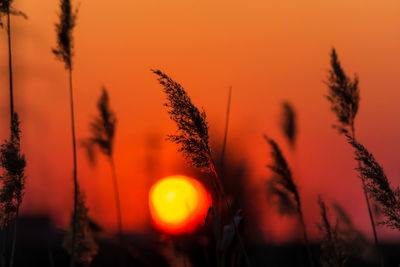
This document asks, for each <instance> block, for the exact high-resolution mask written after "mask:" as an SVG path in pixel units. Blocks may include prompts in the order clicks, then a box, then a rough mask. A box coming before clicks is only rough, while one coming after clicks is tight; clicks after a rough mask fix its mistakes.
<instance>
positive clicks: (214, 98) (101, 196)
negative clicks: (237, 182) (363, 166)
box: [0, 0, 400, 241]
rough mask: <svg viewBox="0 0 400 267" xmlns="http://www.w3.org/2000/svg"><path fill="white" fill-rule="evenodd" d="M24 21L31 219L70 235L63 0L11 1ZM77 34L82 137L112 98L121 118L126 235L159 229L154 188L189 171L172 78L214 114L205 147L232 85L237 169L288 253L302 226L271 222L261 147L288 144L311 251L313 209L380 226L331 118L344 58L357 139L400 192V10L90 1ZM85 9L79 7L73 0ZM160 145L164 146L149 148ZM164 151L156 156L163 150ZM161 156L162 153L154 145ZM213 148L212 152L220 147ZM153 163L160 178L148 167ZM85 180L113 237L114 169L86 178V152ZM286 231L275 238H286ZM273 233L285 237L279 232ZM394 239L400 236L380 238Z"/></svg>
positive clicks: (259, 2) (17, 50) (16, 22)
mask: <svg viewBox="0 0 400 267" xmlns="http://www.w3.org/2000/svg"><path fill="white" fill-rule="evenodd" d="M14 2H15V7H16V8H17V9H19V10H22V11H23V12H25V13H26V14H27V15H28V17H29V19H28V20H24V19H22V18H20V17H12V38H13V56H14V75H15V102H16V110H17V111H18V112H19V113H20V118H21V121H22V122H21V125H22V131H23V132H22V134H23V136H22V146H23V150H24V151H25V154H26V158H27V162H28V166H27V185H26V194H25V197H24V202H23V207H22V212H23V214H47V213H49V214H51V215H52V218H53V221H54V223H55V225H57V226H58V227H65V226H66V225H67V221H68V219H69V215H70V211H71V210H72V192H73V188H72V150H71V136H70V134H71V133H70V117H69V102H68V101H69V99H68V87H67V86H68V84H67V74H66V72H65V70H64V65H63V64H62V63H61V62H59V61H57V60H56V59H55V56H54V55H53V54H52V53H51V49H52V48H53V47H55V44H56V34H55V31H54V23H55V22H56V21H57V13H58V10H59V7H58V5H59V3H58V1H56V0H40V1H32V0H15V1H14ZM79 2H80V6H79V14H78V20H77V27H76V29H75V34H74V38H75V58H74V74H73V75H74V78H73V81H74V90H75V103H76V120H77V136H78V139H79V140H82V139H83V138H85V137H88V135H89V132H88V124H89V122H90V120H91V118H92V116H94V115H95V114H96V102H97V99H98V97H99V96H100V94H101V87H102V86H105V87H106V88H107V89H108V91H109V93H110V99H111V105H112V107H113V108H114V110H115V112H116V114H117V117H118V125H117V135H116V151H115V152H116V167H117V172H118V176H119V179H120V187H121V199H122V204H121V205H122V211H123V225H124V230H126V231H141V232H144V231H148V230H149V227H150V224H149V222H150V220H149V212H148V204H147V203H148V199H147V198H148V190H149V188H150V186H151V185H152V184H153V183H154V182H155V181H156V180H157V179H159V178H162V177H163V176H167V175H170V174H175V173H182V172H185V170H184V169H183V168H182V166H183V165H184V161H183V158H182V156H181V155H180V154H178V153H176V148H177V147H176V146H175V145H174V144H171V143H170V142H168V141H166V140H165V136H166V134H168V133H173V132H174V131H175V125H174V124H173V123H172V122H171V121H170V120H169V118H168V114H167V112H166V110H165V108H164V107H163V103H164V97H165V96H164V94H163V92H162V90H161V87H160V85H159V84H158V83H157V81H156V77H155V75H154V74H153V73H151V72H150V69H152V68H156V69H161V70H162V71H164V72H165V73H167V74H168V75H170V76H171V77H172V78H173V79H175V80H176V81H177V82H179V83H181V84H182V85H183V87H184V88H185V89H187V91H188V92H189V94H190V96H191V97H192V100H193V102H194V103H195V104H196V105H197V106H199V107H203V108H204V109H205V110H206V112H207V116H208V120H209V124H210V136H211V140H212V142H214V143H218V141H219V140H221V139H222V136H223V129H224V127H223V125H224V120H225V110H226V100H227V94H228V88H229V86H232V88H233V93H232V110H231V124H230V128H229V134H228V146H227V151H228V153H227V155H228V156H229V154H233V153H234V154H235V155H236V156H237V157H239V158H243V159H246V160H247V161H248V162H249V164H250V165H251V167H252V168H251V175H249V177H248V184H247V188H246V191H247V192H250V193H251V194H250V195H251V197H252V199H251V200H250V203H253V205H254V207H253V208H254V209H256V210H257V211H258V212H259V214H261V215H260V217H261V218H262V220H260V221H259V222H258V223H259V224H260V225H265V227H264V228H265V229H264V238H265V239H266V240H271V241H286V240H288V238H289V237H288V236H289V235H290V234H291V233H290V231H288V230H287V229H290V228H291V224H292V221H290V220H289V221H288V220H285V219H284V220H283V221H280V219H279V218H277V217H276V216H272V217H271V213H272V212H271V208H269V207H268V206H267V205H266V204H265V201H266V200H265V195H264V184H265V181H266V179H267V178H268V177H269V172H268V171H267V169H266V168H265V165H266V164H267V163H269V162H270V161H271V159H270V157H269V148H268V146H267V145H266V144H265V142H264V140H263V139H262V134H263V133H266V134H268V135H269V136H270V137H272V138H276V140H277V141H278V142H279V143H281V144H282V147H283V150H284V152H285V154H286V155H287V157H288V159H289V161H290V164H291V166H292V168H293V172H294V179H295V181H296V182H297V183H298V187H299V191H300V194H301V197H302V198H303V203H304V213H305V218H306V223H307V225H308V228H309V231H310V232H311V236H312V238H314V239H316V238H318V232H317V230H316V227H315V223H316V222H318V221H319V212H318V206H317V205H318V204H317V197H318V195H319V194H321V195H322V197H323V198H324V199H325V200H326V201H327V202H331V201H337V202H339V203H341V204H343V205H344V206H345V208H346V210H347V211H348V212H349V213H351V214H352V216H353V219H354V222H355V224H356V225H357V226H358V227H359V228H360V229H361V230H362V231H363V232H364V233H366V234H367V235H368V236H369V237H370V238H371V237H372V235H371V231H370V224H369V220H368V214H367V209H366V205H365V200H364V196H363V193H362V189H361V182H360V180H359V179H358V178H357V177H356V172H355V171H354V168H355V167H356V163H355V161H354V160H353V154H352V150H351V148H350V147H349V145H348V144H346V141H345V138H344V137H343V136H339V135H338V134H337V133H336V132H335V130H333V129H332V128H331V125H332V124H333V123H335V121H336V118H335V116H334V114H333V113H332V112H331V111H330V107H329V103H328V101H327V100H326V99H325V97H324V95H326V93H327V88H326V86H325V85H324V83H323V81H324V80H325V79H326V76H327V71H328V69H329V53H330V50H331V48H332V47H333V46H334V47H335V48H336V49H337V52H338V54H339V59H340V60H341V62H342V63H343V67H344V68H345V70H346V71H347V73H348V74H349V75H351V76H352V75H353V73H357V74H358V76H359V78H360V90H361V103H360V110H359V113H358V115H357V118H356V131H357V136H358V139H359V141H360V142H362V143H363V144H365V145H366V146H367V147H368V148H369V150H370V151H371V152H372V153H373V154H374V155H375V157H376V158H377V160H378V161H379V162H380V163H382V165H383V166H384V168H385V171H386V174H387V175H388V177H389V179H390V180H391V182H392V184H393V185H394V186H398V185H400V164H399V163H400V155H399V151H400V139H399V133H400V123H399V114H400V105H399V103H400V102H399V101H400V100H399V99H400V90H399V86H400V80H399V77H400V73H399V70H400V68H399V62H400V49H399V48H400V27H399V25H400V18H399V12H400V2H399V1H395V0H393V1H389V0H381V1H373V0H350V1H349V0H337V1H320V0H319V1H317V0H304V1H300V0H294V1H279V0H253V1H236V0H234V1H232V0H231V1H227V0H220V1H211V0H185V1H182V0H164V1H161V0H146V1H133V0H113V1H106V0H97V1H94V0H82V1H79ZM73 3H74V4H75V5H76V4H77V3H78V1H73ZM6 41H7V39H6V32H5V30H4V29H3V30H1V38H0V59H1V60H0V68H1V71H0V84H1V88H3V90H1V91H0V99H2V103H3V104H2V105H1V106H0V107H1V109H0V119H1V121H3V123H1V126H0V129H1V132H0V133H1V134H0V138H2V139H5V138H7V136H8V120H9V107H8V93H9V92H8V65H7V64H8V61H7V60H8V55H7V42H6ZM283 100H288V101H290V102H291V103H292V104H293V105H294V107H295V108H296V110H297V112H298V119H299V121H298V122H299V137H298V138H299V139H298V146H297V149H296V152H295V154H290V150H289V147H288V145H287V142H285V140H284V138H283V137H282V134H281V131H280V128H279V116H280V112H281V103H282V101H283ZM151 140H153V142H152V141H151ZM154 140H155V142H154ZM149 143H156V145H148V144H149ZM215 150H217V148H215ZM149 158H151V159H152V160H153V161H154V162H156V167H154V168H149V167H146V166H147V165H148V163H147V162H148V161H149ZM78 160H79V163H78V164H79V166H78V176H79V177H78V179H79V180H80V183H81V184H82V187H83V189H84V191H85V193H86V196H87V204H88V206H89V208H90V214H91V216H92V217H93V218H94V219H95V220H97V221H98V222H99V223H100V224H102V225H104V226H105V227H106V228H107V229H109V230H115V229H116V223H115V211H114V202H113V201H114V198H113V197H114V196H113V191H112V190H110V189H111V188H112V180H111V177H110V175H111V171H110V168H109V166H108V164H107V161H106V160H104V159H103V158H101V157H100V161H99V162H98V165H97V166H96V167H95V168H91V167H90V166H89V164H88V161H87V159H86V155H85V151H84V150H83V149H82V148H80V149H79V150H78ZM279 225H280V226H279ZM271 226H276V227H273V228H272V227H271ZM378 232H379V234H380V235H381V236H384V237H385V238H386V239H387V240H399V239H400V234H399V233H398V231H397V232H396V231H391V230H387V229H384V228H383V227H378Z"/></svg>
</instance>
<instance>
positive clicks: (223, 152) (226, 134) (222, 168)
mask: <svg viewBox="0 0 400 267" xmlns="http://www.w3.org/2000/svg"><path fill="white" fill-rule="evenodd" d="M231 98H232V86H231V87H229V92H228V105H227V107H226V118H225V133H224V141H223V143H222V151H221V171H222V172H223V171H224V164H225V149H226V141H227V137H228V128H229V115H230V111H231Z"/></svg>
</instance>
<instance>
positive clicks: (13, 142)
mask: <svg viewBox="0 0 400 267" xmlns="http://www.w3.org/2000/svg"><path fill="white" fill-rule="evenodd" d="M11 15H15V16H20V17H23V18H25V19H27V16H26V15H25V13H23V12H22V11H19V10H15V9H14V8H13V0H0V27H3V26H4V25H3V22H2V20H1V18H2V17H3V16H6V17H7V37H8V70H9V86H10V128H11V136H10V140H9V141H6V143H5V144H4V145H3V149H2V152H3V153H10V152H11V150H9V149H12V147H14V148H13V150H14V152H15V153H14V156H13V157H11V158H9V157H10V156H11V154H12V153H11V154H8V155H2V157H3V159H7V160H15V162H6V163H5V165H3V168H4V169H5V171H6V173H7V174H6V176H9V175H10V171H11V172H12V170H11V169H9V168H11V165H12V164H14V165H15V166H20V167H21V170H20V171H21V172H22V175H23V172H24V168H25V165H26V162H25V159H24V157H23V155H22V154H21V152H20V137H19V133H20V129H19V121H18V115H17V113H16V112H15V111H14V86H13V67H12V65H13V64H12V45H11V18H10V17H11ZM20 160H21V161H20ZM22 161H23V163H24V164H23V167H22V163H21V162H22ZM11 176H12V175H11ZM9 178H10V177H9ZM13 179H18V175H16V176H14V178H13ZM17 183H18V182H17ZM19 183H22V182H19ZM5 187H6V185H5ZM13 191H15V192H17V191H22V189H19V188H14V189H13ZM4 193H5V192H4ZM20 193H21V192H20ZM16 195H17V196H16V198H17V199H19V197H18V193H16ZM5 198H7V196H5ZM19 200H20V201H17V206H16V211H15V214H13V215H14V216H15V223H14V231H13V243H12V249H11V258H10V266H13V265H14V255H15V245H16V236H17V220H18V210H19V206H20V204H21V201H22V196H21V199H19ZM4 212H7V211H6V210H4ZM14 216H13V217H14ZM3 249H5V248H3ZM2 261H3V262H4V256H3V260H2Z"/></svg>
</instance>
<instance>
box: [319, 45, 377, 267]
mask: <svg viewBox="0 0 400 267" xmlns="http://www.w3.org/2000/svg"><path fill="white" fill-rule="evenodd" d="M330 58H331V59H330V65H331V69H330V70H329V74H328V78H327V81H326V82H325V84H326V85H327V87H328V95H327V96H326V97H327V99H328V101H329V102H330V103H331V110H332V111H333V112H334V113H335V115H336V118H337V122H338V123H337V124H335V125H333V127H334V128H336V129H337V130H338V131H339V133H341V134H345V135H348V136H349V137H350V138H351V139H352V140H353V141H355V142H356V133H355V123H354V122H355V118H356V115H357V112H358V108H359V102H360V89H359V87H358V84H359V79H358V76H357V75H355V77H354V78H353V79H351V78H349V77H348V76H347V75H346V73H345V72H344V70H343V68H342V66H341V63H340V61H339V59H338V55H337V53H336V50H335V48H332V51H331V54H330ZM358 164H360V161H358ZM359 168H360V165H359ZM361 182H362V188H363V191H364V197H365V202H366V204H367V208H368V213H369V218H370V222H371V228H372V232H373V235H374V241H375V245H376V247H377V249H378V251H380V247H379V241H378V235H377V232H376V227H375V220H374V216H373V214H372V209H371V204H370V201H369V199H368V193H367V189H366V184H365V180H364V179H361ZM379 254H380V259H381V266H384V262H383V258H382V255H381V253H379Z"/></svg>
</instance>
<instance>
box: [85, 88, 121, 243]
mask: <svg viewBox="0 0 400 267" xmlns="http://www.w3.org/2000/svg"><path fill="white" fill-rule="evenodd" d="M97 110H98V116H96V117H94V118H93V121H92V122H91V123H90V132H91V137H89V138H88V139H86V140H85V141H84V142H83V145H84V146H85V147H86V148H87V151H88V155H89V159H90V160H91V162H92V163H95V159H96V158H95V155H96V153H94V149H95V148H97V149H98V150H99V151H100V152H101V153H102V154H104V155H105V156H106V157H107V160H108V162H109V164H110V167H111V172H112V181H113V186H114V195H115V207H116V211H117V224H118V234H119V239H120V244H121V246H122V212H121V201H120V194H119V187H118V179H117V172H116V169H115V162H114V137H115V129H116V123H117V117H116V115H115V113H114V111H113V110H111V107H110V99H109V96H108V92H107V90H106V89H105V88H103V90H102V94H101V96H100V98H99V100H98V102H97Z"/></svg>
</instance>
